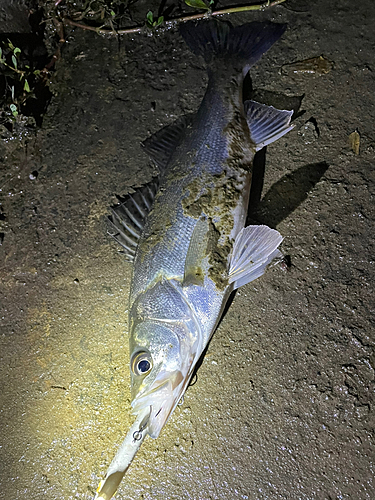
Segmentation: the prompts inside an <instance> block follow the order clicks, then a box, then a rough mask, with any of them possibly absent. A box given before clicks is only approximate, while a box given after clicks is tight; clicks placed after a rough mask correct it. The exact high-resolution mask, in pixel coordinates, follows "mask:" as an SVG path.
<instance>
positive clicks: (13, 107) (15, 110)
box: [9, 104, 18, 116]
mask: <svg viewBox="0 0 375 500" xmlns="http://www.w3.org/2000/svg"><path fill="white" fill-rule="evenodd" d="M9 107H10V110H11V112H12V115H13V116H17V115H18V111H17V106H16V105H15V104H11V105H10V106H9Z"/></svg>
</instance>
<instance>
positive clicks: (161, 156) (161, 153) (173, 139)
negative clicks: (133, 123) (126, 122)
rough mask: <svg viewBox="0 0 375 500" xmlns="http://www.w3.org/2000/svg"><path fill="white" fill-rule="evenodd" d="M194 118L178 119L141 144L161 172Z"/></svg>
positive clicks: (193, 115) (187, 116)
mask: <svg viewBox="0 0 375 500" xmlns="http://www.w3.org/2000/svg"><path fill="white" fill-rule="evenodd" d="M194 117H195V114H191V115H185V116H183V117H181V118H178V119H177V120H176V121H175V122H173V123H171V124H170V125H167V126H166V127H163V128H162V129H161V130H159V131H158V132H156V133H155V134H153V135H152V136H151V137H149V138H148V139H146V140H145V141H144V142H143V143H142V146H143V147H144V149H145V151H146V153H147V154H148V155H149V156H150V157H151V158H152V159H153V160H154V162H155V163H156V165H157V166H158V167H159V168H160V170H161V171H162V170H163V169H164V168H165V167H166V165H167V163H168V162H169V159H170V157H171V156H172V153H173V151H174V150H175V149H176V148H177V146H178V145H179V144H180V143H181V141H182V139H183V137H184V136H185V133H186V129H187V127H188V126H189V125H190V124H191V123H192V121H193V119H194Z"/></svg>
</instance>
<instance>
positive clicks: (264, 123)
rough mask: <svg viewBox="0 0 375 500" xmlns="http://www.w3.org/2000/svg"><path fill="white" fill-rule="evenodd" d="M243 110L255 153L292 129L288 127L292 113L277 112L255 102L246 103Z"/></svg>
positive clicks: (285, 111)
mask: <svg viewBox="0 0 375 500" xmlns="http://www.w3.org/2000/svg"><path fill="white" fill-rule="evenodd" d="M244 109H245V114H246V121H247V124H248V126H249V129H250V136H251V140H252V141H253V142H254V143H255V146H256V148H255V149H256V151H260V150H261V149H262V148H264V146H267V145H268V144H271V143H272V142H274V141H276V140H277V139H280V137H282V136H283V135H285V134H286V133H288V132H289V131H290V130H292V128H293V125H290V120H291V117H292V114H293V111H287V110H279V109H276V108H274V107H273V106H266V105H265V104H259V103H258V102H255V101H246V102H245V103H244Z"/></svg>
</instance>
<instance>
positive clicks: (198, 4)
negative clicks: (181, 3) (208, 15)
mask: <svg viewBox="0 0 375 500" xmlns="http://www.w3.org/2000/svg"><path fill="white" fill-rule="evenodd" d="M185 3H186V5H188V6H189V7H193V9H204V10H210V8H209V7H208V6H207V5H206V4H205V3H204V2H203V0H185Z"/></svg>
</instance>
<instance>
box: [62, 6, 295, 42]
mask: <svg viewBox="0 0 375 500" xmlns="http://www.w3.org/2000/svg"><path fill="white" fill-rule="evenodd" d="M285 1H286V0H273V1H272V2H271V1H270V0H268V1H267V2H263V3H261V4H257V5H241V6H239V7H230V8H228V9H219V10H212V11H209V12H203V13H200V14H192V15H190V16H182V17H176V18H175V19H170V20H168V21H165V23H164V25H165V26H172V25H174V24H177V23H185V22H187V21H194V20H197V19H205V18H209V17H213V16H221V15H223V14H234V13H236V12H249V11H253V10H260V11H263V10H266V9H269V8H271V7H275V6H276V5H279V4H281V3H283V2H285ZM63 22H64V24H67V25H69V26H74V27H76V28H81V29H83V30H89V31H95V32H96V33H99V34H101V35H127V34H129V33H141V32H142V31H144V30H145V26H134V27H133V28H126V29H122V30H117V31H114V30H113V29H108V28H95V27H94V26H88V25H87V24H82V23H76V22H75V21H72V20H71V19H69V18H67V17H65V18H64V19H63Z"/></svg>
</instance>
